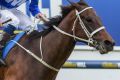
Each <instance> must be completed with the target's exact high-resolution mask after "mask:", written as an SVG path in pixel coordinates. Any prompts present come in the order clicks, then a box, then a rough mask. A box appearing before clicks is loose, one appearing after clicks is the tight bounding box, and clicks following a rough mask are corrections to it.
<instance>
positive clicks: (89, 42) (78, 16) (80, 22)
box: [53, 7, 105, 45]
mask: <svg viewBox="0 0 120 80" xmlns="http://www.w3.org/2000/svg"><path fill="white" fill-rule="evenodd" d="M88 9H92V7H86V8H85V9H83V10H82V11H80V12H79V11H78V10H75V11H76V16H77V17H76V19H75V21H74V23H73V28H72V31H73V34H69V33H67V32H64V31H62V30H61V29H59V28H58V27H56V26H53V27H54V28H55V29H56V30H57V31H59V32H60V33H62V34H65V35H68V36H70V37H73V38H74V39H75V40H79V41H84V42H87V43H88V44H92V45H95V44H94V43H96V41H95V40H94V39H93V38H92V37H93V36H94V35H95V34H96V33H97V32H99V31H101V30H103V29H105V27H104V26H101V27H100V28H98V29H96V30H94V31H93V32H92V33H90V32H89V31H88V29H87V28H86V26H85V24H84V23H83V21H82V19H81V17H80V14H81V13H83V12H84V11H86V10H88ZM77 20H79V24H80V25H81V27H82V29H83V30H84V32H85V34H86V35H87V37H88V40H86V39H83V38H79V37H77V36H75V25H76V22H77Z"/></svg>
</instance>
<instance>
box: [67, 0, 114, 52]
mask: <svg viewBox="0 0 120 80" xmlns="http://www.w3.org/2000/svg"><path fill="white" fill-rule="evenodd" d="M68 1H69V0H68ZM69 3H70V4H71V5H72V7H73V8H74V14H75V17H74V18H75V20H74V23H73V28H72V31H73V35H74V36H75V37H76V38H75V39H76V40H80V41H83V42H85V43H88V44H89V45H90V46H92V47H95V48H96V49H97V50H99V52H100V53H101V54H104V53H107V52H109V51H112V50H113V46H114V45H115V42H114V40H113V39H112V37H111V36H110V35H109V34H108V33H107V31H106V30H105V27H104V26H103V24H102V22H101V20H100V18H99V16H98V15H97V14H96V11H95V10H94V9H93V8H92V7H90V6H89V5H88V4H87V3H85V2H84V0H80V1H79V2H78V3H74V2H71V1H69Z"/></svg>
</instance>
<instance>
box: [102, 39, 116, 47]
mask: <svg viewBox="0 0 120 80" xmlns="http://www.w3.org/2000/svg"><path fill="white" fill-rule="evenodd" d="M104 43H105V44H106V45H107V46H114V45H115V42H110V41H108V40H105V41H104Z"/></svg>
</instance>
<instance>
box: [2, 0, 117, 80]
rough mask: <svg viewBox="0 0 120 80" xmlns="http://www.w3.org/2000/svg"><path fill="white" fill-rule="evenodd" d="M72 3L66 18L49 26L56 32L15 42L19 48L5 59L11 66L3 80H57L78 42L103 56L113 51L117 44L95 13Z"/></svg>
mask: <svg viewBox="0 0 120 80" xmlns="http://www.w3.org/2000/svg"><path fill="white" fill-rule="evenodd" d="M69 3H70V5H68V6H61V14H62V16H61V17H62V18H61V19H58V21H56V22H54V23H51V24H50V23H49V26H52V25H53V28H52V29H51V30H49V31H47V33H45V32H43V33H44V34H43V33H42V34H43V35H41V34H40V33H38V32H35V33H34V32H33V33H31V34H30V35H31V36H30V35H27V34H26V35H24V36H23V37H22V38H21V40H20V41H19V42H15V41H13V42H15V43H16V45H15V46H14V47H13V48H12V49H11V51H10V52H9V54H8V55H7V57H6V59H5V62H6V64H7V65H6V66H4V67H1V68H0V80H55V79H56V76H57V74H58V72H59V70H60V68H61V67H62V65H63V64H64V63H65V61H66V60H67V59H68V57H69V56H70V54H71V53H72V51H73V50H74V47H75V45H76V42H83V43H85V44H87V45H89V46H91V47H94V48H96V49H97V50H98V51H99V52H100V53H101V54H104V53H108V52H110V51H112V50H113V47H114V45H115V42H114V40H113V39H112V37H111V36H110V34H109V33H108V32H107V31H106V30H105V27H104V26H103V24H102V22H101V20H100V18H99V17H98V15H97V14H96V12H95V10H94V9H93V8H92V7H90V6H89V5H88V4H87V3H86V2H85V1H84V0H80V1H79V2H71V1H69ZM56 23H57V24H56ZM56 26H57V27H56ZM32 34H33V35H32Z"/></svg>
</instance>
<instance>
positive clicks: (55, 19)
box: [29, 0, 87, 39]
mask: <svg viewBox="0 0 120 80" xmlns="http://www.w3.org/2000/svg"><path fill="white" fill-rule="evenodd" d="M75 4H79V5H87V3H85V2H84V0H81V1H79V2H78V3H75ZM60 7H61V15H58V16H55V17H51V18H49V21H48V22H45V23H44V25H45V26H48V27H49V29H46V30H44V31H43V32H38V31H33V32H32V33H31V34H30V36H29V38H30V39H36V38H39V37H41V36H46V35H47V34H48V33H49V32H51V31H52V30H54V28H53V25H55V26H58V25H59V24H60V22H61V21H62V20H63V19H64V18H65V17H66V16H67V15H68V13H69V12H70V11H71V10H73V9H75V7H74V6H72V5H68V6H60Z"/></svg>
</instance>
